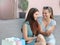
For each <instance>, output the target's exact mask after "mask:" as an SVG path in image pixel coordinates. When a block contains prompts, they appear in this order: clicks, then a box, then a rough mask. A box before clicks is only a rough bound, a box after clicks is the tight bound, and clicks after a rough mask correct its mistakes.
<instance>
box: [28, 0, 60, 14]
mask: <svg viewBox="0 0 60 45" xmlns="http://www.w3.org/2000/svg"><path fill="white" fill-rule="evenodd" d="M28 1H29V7H28V10H29V9H30V8H32V7H36V8H38V9H39V11H40V15H41V14H42V13H41V12H42V8H43V6H51V7H52V8H53V11H54V15H60V7H59V0H28Z"/></svg>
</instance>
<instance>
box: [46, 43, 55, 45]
mask: <svg viewBox="0 0 60 45" xmlns="http://www.w3.org/2000/svg"><path fill="white" fill-rule="evenodd" d="M47 45H55V44H51V43H47Z"/></svg>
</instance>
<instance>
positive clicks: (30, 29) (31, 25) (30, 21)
mask: <svg viewBox="0 0 60 45" xmlns="http://www.w3.org/2000/svg"><path fill="white" fill-rule="evenodd" d="M38 16H39V11H38V9H36V8H31V9H30V10H29V12H28V15H27V18H26V20H25V22H24V24H23V38H24V39H25V41H26V45H35V42H36V38H37V39H38V38H40V39H41V40H40V41H41V42H43V43H44V44H43V45H45V39H44V37H43V36H42V35H41V34H40V35H38V34H39V30H40V27H39V24H38V22H37V18H38Z"/></svg>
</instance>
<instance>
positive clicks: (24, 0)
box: [18, 0, 28, 18]
mask: <svg viewBox="0 0 60 45" xmlns="http://www.w3.org/2000/svg"><path fill="white" fill-rule="evenodd" d="M18 8H20V9H22V12H19V18H25V14H26V12H25V11H26V10H27V8H28V0H19V4H18Z"/></svg>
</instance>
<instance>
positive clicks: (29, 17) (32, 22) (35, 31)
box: [25, 8, 40, 35]
mask: <svg viewBox="0 0 60 45" xmlns="http://www.w3.org/2000/svg"><path fill="white" fill-rule="evenodd" d="M37 11H38V9H36V8H31V9H30V10H29V12H28V15H27V18H26V20H25V22H26V21H28V22H29V24H30V27H31V30H32V32H33V34H34V35H38V33H39V30H40V27H39V24H38V22H37V20H35V19H34V13H35V12H37Z"/></svg>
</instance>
